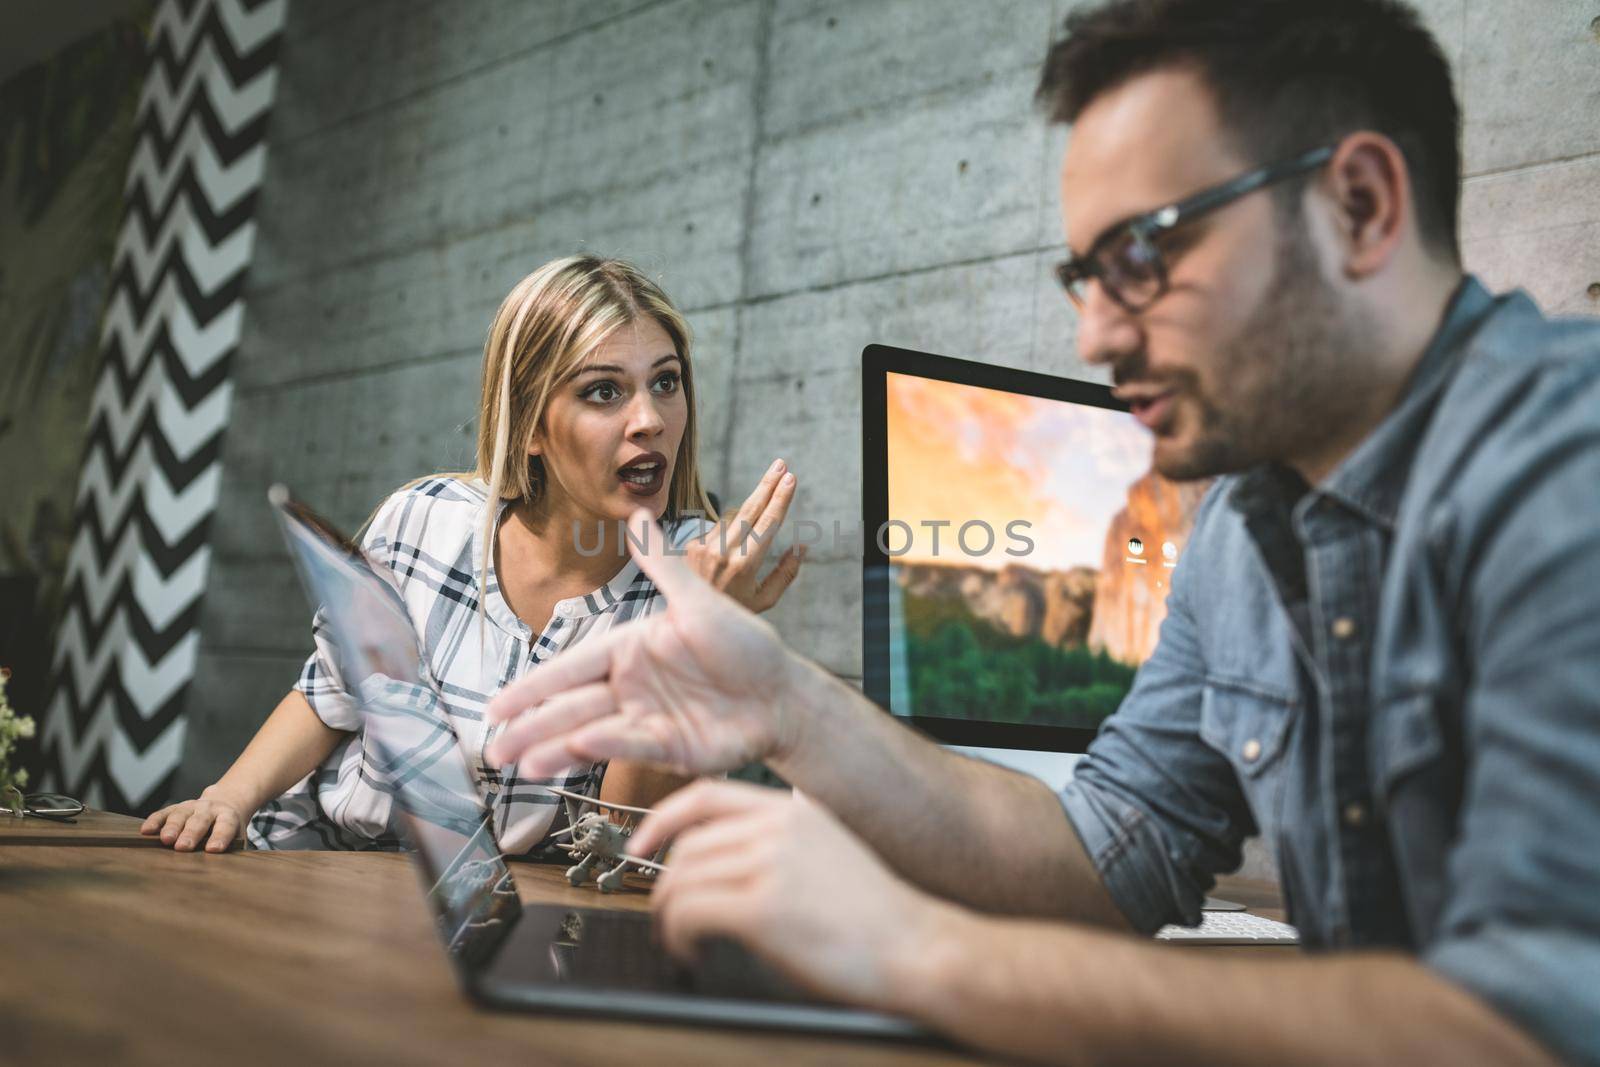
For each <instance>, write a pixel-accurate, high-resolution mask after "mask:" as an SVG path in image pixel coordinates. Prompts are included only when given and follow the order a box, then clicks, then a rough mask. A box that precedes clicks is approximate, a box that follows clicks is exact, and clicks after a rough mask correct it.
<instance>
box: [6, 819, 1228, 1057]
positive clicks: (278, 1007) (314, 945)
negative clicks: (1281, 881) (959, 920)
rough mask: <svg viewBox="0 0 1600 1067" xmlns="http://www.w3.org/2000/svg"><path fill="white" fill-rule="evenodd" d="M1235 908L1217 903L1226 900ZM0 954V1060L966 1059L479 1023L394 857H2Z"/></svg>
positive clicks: (844, 1046) (868, 1046) (712, 1035)
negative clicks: (2, 987)
mask: <svg viewBox="0 0 1600 1067" xmlns="http://www.w3.org/2000/svg"><path fill="white" fill-rule="evenodd" d="M514 871H515V875H516V878H517V882H518V885H519V886H520V887H521V891H522V896H523V899H524V900H527V901H554V902H569V903H573V904H584V905H591V906H593V905H603V906H613V907H621V908H631V909H642V908H644V907H646V906H647V897H646V895H645V894H644V893H641V892H630V893H622V894H618V895H616V896H601V894H599V893H598V892H597V891H595V890H594V889H593V888H592V887H585V888H583V889H573V888H572V887H570V886H568V885H567V884H566V881H565V879H564V878H563V877H562V872H561V869H560V868H557V867H544V866H536V865H530V864H517V865H515V867H514ZM1248 891H1249V887H1248V886H1247V885H1245V884H1242V883H1237V882H1233V883H1229V885H1228V887H1227V892H1228V893H1229V894H1230V895H1232V896H1234V898H1235V899H1240V898H1241V897H1243V896H1244V895H1245V894H1246V892H1248ZM0 944H3V945H4V950H3V952H0V956H3V958H4V968H5V978H6V983H5V984H6V992H5V995H4V996H0V1035H4V1036H3V1038H0V1063H19V1064H23V1063H26V1064H56V1063H69V1062H71V1063H76V1062H86V1061H90V1060H94V1061H99V1062H114V1063H119V1064H123V1063H131V1064H144V1063H149V1064H163V1065H166V1064H172V1063H186V1062H193V1061H195V1060H196V1059H197V1058H198V1059H210V1058H215V1059H223V1058H226V1059H227V1060H228V1061H229V1062H230V1063H232V1064H239V1065H248V1064H256V1063H285V1062H304V1063H334V1062H338V1063H345V1062H357V1063H369V1062H370V1063H378V1062H381V1063H385V1064H412V1063H416V1064H439V1063H447V1062H454V1063H468V1064H474V1063H501V1062H513V1063H562V1064H574V1065H580V1064H581V1065H583V1067H591V1065H593V1064H596V1063H618V1064H656V1063H696V1064H740V1065H745V1064H749V1063H750V1062H751V1061H752V1060H754V1059H756V1058H758V1057H759V1058H760V1059H762V1060H764V1061H766V1062H767V1063H768V1064H772V1065H778V1064H791V1063H793V1064H818V1065H821V1064H837V1063H846V1064H913V1063H916V1064H925V1063H931V1064H941V1063H942V1064H956V1063H972V1062H977V1061H976V1060H974V1059H973V1058H971V1057H969V1056H967V1055H964V1054H962V1053H958V1052H954V1051H949V1050H941V1049H936V1048H929V1047H922V1046H899V1045H894V1044H889V1043H875V1042H867V1041H857V1040H849V1039H844V1038H831V1037H817V1036H803V1035H791V1034H776V1033H756V1032H749V1031H737V1030H719V1029H711V1028H693V1027H687V1026H684V1027H678V1026H663V1025H658V1024H645V1023H630V1022H626V1021H622V1020H612V1019H604V1020H587V1021H582V1020H571V1019H566V1018H561V1017H558V1016H538V1015H518V1014H507V1013H500V1012H487V1011H479V1010H476V1009H474V1008H473V1007H472V1006H471V1005H470V1004H469V1003H468V1002H467V1000H466V999H465V997H464V996H463V995H462V994H461V992H460V991H459V990H458V989H457V987H456V984H455V978H454V975H453V973H452V971H451V968H450V966H449V964H448V962H447V961H446V959H445V955H444V953H443V952H442V951H441V949H440V946H439V942H438V940H437V938H436V936H435V934H434V931H433V925H432V919H431V917H430V916H429V914H428V913H427V910H426V908H425V906H424V903H423V900H422V895H421V893H420V891H419V889H418V887H417V883H416V875H415V873H414V872H413V871H412V869H411V863H410V861H409V859H408V858H407V857H405V856H403V855H399V854H395V853H319V852H231V853H227V854H225V855H207V854H205V853H175V852H172V851H170V850H168V849H164V848H142V847H133V848H106V847H95V846H87V847H81V846H80V847H68V846H59V845H57V846H31V847H14V846H12V845H9V844H7V845H0ZM1174 951H1178V950H1176V949H1175V950H1174ZM1191 951H1198V950H1191ZM1235 951H1258V950H1253V949H1244V950H1235Z"/></svg>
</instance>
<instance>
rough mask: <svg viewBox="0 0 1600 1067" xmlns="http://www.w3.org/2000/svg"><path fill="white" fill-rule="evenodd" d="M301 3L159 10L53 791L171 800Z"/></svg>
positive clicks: (141, 111)
mask: <svg viewBox="0 0 1600 1067" xmlns="http://www.w3.org/2000/svg"><path fill="white" fill-rule="evenodd" d="M287 2H288V0H255V2H251V0H162V3H161V5H160V6H159V8H158V9H157V10H156V13H155V17H154V18H153V20H152V23H151V32H150V43H149V54H150V65H149V71H148V73H147V74H146V76H145V83H144V88H143V91H142V93H141V95H140V98H139V105H138V116H137V134H136V138H137V139H136V142H135V145H134V152H133V158H132V161H131V162H130V164H129V167H128V178H127V184H126V186H125V196H126V199H127V205H128V207H127V213H126V215H125V216H124V219H123V223H122V229H121V231H120V233H119V235H118V240H117V246H116V252H115V254H114V258H113V260H112V266H111V270H112V284H111V299H110V302H109V304H108V306H107V310H106V316H105V322H104V325H103V327H102V331H101V340H100V349H101V365H100V370H99V372H98V377H97V381H96V388H95V393H94V398H93V401H92V403H91V406H90V414H89V428H88V444H87V449H86V451H85V453H84V463H83V469H82V473H81V475H80V478H79V484H78V494H77V506H76V512H75V515H74V537H73V542H72V549H71V554H70V555H69V557H68V562H67V574H66V586H65V608H64V612H63V615H62V622H61V629H60V631H59V633H58V634H57V640H56V655H55V663H54V664H53V678H54V689H53V694H52V697H51V700H50V703H49V706H48V709H47V711H46V714H45V717H44V722H43V723H42V729H41V733H42V739H43V753H44V759H45V772H46V773H45V778H46V781H47V783H48V785H47V787H48V788H53V789H59V790H62V791H65V792H68V793H72V794H74V795H77V796H80V797H82V798H83V799H84V800H85V801H86V802H87V803H89V804H91V805H93V806H95V807H103V808H108V809H110V810H114V811H130V812H132V811H145V810H149V809H151V808H154V807H156V806H159V805H160V804H162V803H165V802H166V800H167V794H168V793H169V791H170V789H171V785H172V780H173V777H174V774H175V772H176V770H177V767H178V761H179V758H180V754H181V753H182V751H183V735H184V707H183V701H184V696H185V692H186V690H187V688H188V684H189V681H190V678H191V677H192V676H193V674H194V668H195V659H196V653H197V651H198V647H199V642H200V635H199V633H198V631H197V629H196V624H197V622H198V620H199V616H200V598H201V595H202V593H203V592H204V590H205V584H206V572H207V567H208V564H209V550H208V548H207V546H206V540H207V534H208V530H209V527H210V520H211V516H212V512H213V511H214V510H215V508H216V504H217V496H218V488H219V485H220V481H221V474H222V469H221V450H222V436H223V432H224V430H225V428H226V426H227V423H228V410H229V404H230V401H231V399H232V386H231V385H230V383H229V377H230V364H231V362H232V357H233V354H234V352H235V350H236V349H237V347H238V344H239V335H240V326H241V323H242V320H243V315H244V304H243V300H242V294H243V288H244V277H245V271H246V269H247V267H248V266H249V263H250V256H251V252H252V249H253V247H254V244H255V223H254V222H253V221H252V220H253V216H254V213H255V204H256V193H257V190H258V189H259V188H260V186H261V179H262V175H263V171H264V168H265V164H266V153H267V145H266V128H267V119H268V116H269V114H270V111H271V107H272V101H273V96H274V93H275V91H276V88H277V60H278V44H279V38H280V34H281V31H282V28H283V21H284V15H285V12H286V9H287Z"/></svg>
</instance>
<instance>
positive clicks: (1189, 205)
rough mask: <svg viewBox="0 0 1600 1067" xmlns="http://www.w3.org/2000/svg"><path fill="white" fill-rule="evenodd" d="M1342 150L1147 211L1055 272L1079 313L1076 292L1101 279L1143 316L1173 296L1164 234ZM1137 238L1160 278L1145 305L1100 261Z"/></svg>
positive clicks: (1326, 150)
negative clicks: (1161, 244)
mask: <svg viewBox="0 0 1600 1067" xmlns="http://www.w3.org/2000/svg"><path fill="white" fill-rule="evenodd" d="M1338 147H1339V146H1338V145H1337V144H1332V145H1323V146H1322V147H1320V148H1313V149H1311V150H1310V151H1307V152H1302V153H1301V154H1300V155H1298V156H1295V157H1293V158H1292V159H1285V160H1280V161H1278V162H1277V163H1269V164H1267V165H1266V166H1264V167H1257V168H1256V169H1255V170H1251V171H1246V172H1245V173H1244V174H1241V175H1239V176H1238V177H1237V178H1230V179H1229V180H1228V181H1225V182H1223V183H1221V184H1220V185H1213V186H1211V187H1210V188H1209V189H1202V190H1201V191H1200V192H1198V193H1195V194H1194V195H1193V196H1189V197H1185V198H1184V199H1182V200H1179V201H1178V202H1177V203H1175V204H1168V205H1167V206H1166V207H1160V208H1156V209H1155V210H1154V211H1147V212H1145V213H1144V214H1142V215H1135V216H1134V217H1133V218H1131V219H1128V220H1127V221H1125V222H1122V223H1119V224H1118V225H1115V226H1113V227H1111V229H1109V230H1107V231H1106V232H1105V233H1103V234H1101V235H1100V236H1099V237H1097V238H1096V239H1095V242H1094V244H1092V245H1090V246H1089V249H1088V251H1086V252H1084V253H1083V255H1081V256H1073V257H1072V258H1071V259H1068V260H1064V261H1063V262H1061V263H1058V264H1057V265H1056V268H1055V275H1056V281H1058V282H1060V283H1061V288H1062V289H1063V290H1065V291H1066V294H1067V298H1068V299H1069V300H1071V301H1072V303H1073V304H1074V305H1075V306H1077V307H1079V308H1082V307H1083V296H1082V294H1080V293H1079V292H1078V291H1077V288H1076V286H1078V285H1079V284H1080V283H1082V282H1087V281H1089V280H1090V279H1098V280H1099V281H1100V284H1101V286H1102V287H1103V288H1104V289H1105V291H1106V295H1108V296H1109V297H1111V299H1113V300H1115V301H1116V302H1117V303H1118V304H1119V305H1121V306H1122V307H1123V308H1124V309H1126V310H1127V311H1130V312H1135V313H1137V312H1140V311H1143V310H1144V309H1145V308H1147V307H1149V306H1150V305H1151V304H1154V303H1155V302H1156V301H1157V300H1160V299H1161V297H1162V296H1164V295H1165V294H1166V292H1167V287H1168V281H1167V263H1166V259H1165V258H1164V257H1163V256H1162V254H1161V249H1160V247H1159V246H1158V245H1157V244H1156V239H1157V238H1159V237H1160V236H1161V235H1162V234H1166V233H1170V232H1171V231H1173V230H1175V229H1177V228H1178V227H1179V226H1182V225H1183V224H1184V223H1186V222H1193V221H1194V220H1195V219H1197V218H1199V217H1200V216H1202V215H1205V214H1208V213H1209V212H1212V211H1215V210H1217V209H1218V208H1220V207H1224V206H1226V205H1228V204H1231V203H1233V202H1234V201H1235V200H1237V199H1239V198H1240V197H1242V196H1245V195H1246V194H1248V193H1253V192H1255V191H1256V190H1257V189H1264V188H1266V187H1267V186H1269V185H1274V184H1276V183H1278V182H1281V181H1283V180H1285V179H1287V178H1292V177H1295V176H1296V175H1299V174H1304V173H1305V172H1307V171H1311V170H1315V169H1316V168H1318V167H1320V166H1322V165H1323V164H1324V163H1326V162H1327V161H1328V160H1330V159H1332V158H1333V153H1334V151H1335V150H1337V148H1338ZM1127 236H1132V237H1133V239H1134V240H1136V241H1138V242H1139V243H1140V244H1141V245H1142V246H1143V248H1144V251H1145V252H1146V253H1147V254H1148V255H1149V256H1150V261H1151V264H1152V269H1153V270H1154V272H1155V276H1156V287H1155V291H1154V292H1153V293H1152V294H1151V295H1150V296H1149V297H1148V298H1147V299H1144V300H1129V299H1128V298H1127V296H1126V294H1124V293H1121V292H1119V291H1118V290H1117V287H1116V286H1115V285H1114V284H1111V283H1110V282H1108V281H1107V280H1106V277H1105V270H1104V268H1103V267H1101V266H1100V262H1099V257H1100V255H1101V254H1102V253H1103V252H1104V251H1105V250H1106V248H1107V247H1109V246H1110V245H1112V244H1113V243H1114V242H1117V241H1120V240H1122V239H1123V238H1124V237H1127Z"/></svg>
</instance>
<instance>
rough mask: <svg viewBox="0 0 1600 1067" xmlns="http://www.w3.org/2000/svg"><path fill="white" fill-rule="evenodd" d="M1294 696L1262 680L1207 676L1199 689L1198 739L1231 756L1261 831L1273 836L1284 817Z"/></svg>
mask: <svg viewBox="0 0 1600 1067" xmlns="http://www.w3.org/2000/svg"><path fill="white" fill-rule="evenodd" d="M1295 706H1296V704H1295V701H1294V699H1293V698H1291V697H1288V696H1283V695H1279V694H1276V693H1273V692H1270V691H1268V690H1266V689H1264V688H1263V687H1261V686H1259V685H1254V684H1250V683H1243V682H1235V681H1231V680H1228V679H1224V678H1218V677H1215V676H1210V677H1207V678H1206V680H1205V684H1204V686H1203V688H1202V689H1201V694H1200V740H1201V741H1202V742H1204V743H1205V744H1206V745H1207V746H1209V747H1210V748H1212V749H1215V750H1216V751H1217V752H1219V753H1221V754H1222V755H1223V756H1225V757H1227V760H1228V763H1229V764H1230V765H1231V766H1232V767H1233V771H1234V774H1235V775H1236V776H1237V777H1238V780H1239V786H1240V789H1241V790H1242V791H1243V793H1244V795H1245V799H1246V802H1247V803H1248V804H1249V806H1250V812H1251V815H1252V816H1253V817H1254V819H1255V822H1256V829H1257V832H1259V833H1261V834H1263V835H1265V836H1266V837H1267V839H1268V840H1269V841H1270V840H1272V838H1273V837H1274V836H1275V831H1276V830H1277V829H1278V823H1279V821H1280V816H1279V806H1280V801H1281V796H1280V794H1281V792H1282V785H1283V779H1284V776H1283V773H1282V770H1283V765H1284V763H1285V762H1286V761H1285V760H1284V758H1283V756H1284V752H1285V750H1286V748H1287V745H1288V740H1289V733H1290V728H1291V725H1292V724H1293V722H1294V719H1295Z"/></svg>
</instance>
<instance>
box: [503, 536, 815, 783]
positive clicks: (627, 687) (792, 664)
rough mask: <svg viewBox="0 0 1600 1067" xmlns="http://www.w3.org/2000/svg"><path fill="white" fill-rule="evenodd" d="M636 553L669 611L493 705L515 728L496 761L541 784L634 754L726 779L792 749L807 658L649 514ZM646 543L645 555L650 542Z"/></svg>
mask: <svg viewBox="0 0 1600 1067" xmlns="http://www.w3.org/2000/svg"><path fill="white" fill-rule="evenodd" d="M628 527H629V531H630V538H629V549H630V551H632V552H633V555H634V557H635V558H636V559H637V560H638V561H639V567H640V569H642V570H643V571H644V572H645V574H647V575H648V576H649V577H650V580H651V581H653V582H654V583H655V584H656V587H657V588H658V589H660V590H661V592H662V593H664V594H665V595H666V598H667V610H666V611H665V612H662V613H660V614H657V615H653V616H651V617H650V618H648V619H643V620H640V621H638V622H634V623H629V624H627V625H625V626H619V627H617V628H616V629H614V630H611V631H610V632H609V633H607V634H605V635H603V636H601V637H599V638H596V639H594V640H593V641H587V642H584V643H583V644H580V645H578V646H576V647H574V648H573V649H571V650H570V651H567V652H563V653H562V654H560V655H559V656H556V657H555V658H554V659H552V660H550V661H549V662H548V663H545V664H543V665H541V666H540V667H539V668H538V669H537V670H535V671H532V672H530V673H529V674H528V675H526V676H525V677H523V678H520V679H518V680H517V681H515V682H512V683H511V684H510V685H508V686H506V687H505V688H504V689H502V690H501V691H500V692H499V693H498V694H497V695H496V696H495V698H494V699H493V700H491V701H490V702H489V711H488V714H489V721H490V722H491V723H505V724H506V726H505V728H504V729H503V730H502V732H501V733H500V736H499V737H497V738H495V740H494V742H493V743H492V744H491V745H490V746H489V751H488V756H489V758H490V759H491V760H493V761H494V762H496V763H498V764H501V765H505V764H508V763H512V762H515V763H516V764H517V765H518V767H519V769H520V771H521V773H522V774H524V775H526V776H529V777H545V776H548V775H551V774H554V773H556V772H557V771H559V770H561V769H562V768H565V767H569V766H571V765H572V764H574V763H582V762H589V761H598V760H611V759H633V760H645V761H648V762H651V763H659V764H663V765H665V766H667V767H670V768H672V769H673V770H675V771H677V772H678V773H680V774H691V775H692V774H714V773H717V772H719V771H726V770H731V769H734V768H737V767H741V766H743V765H745V764H746V763H750V762H752V761H754V760H760V759H764V758H767V757H770V756H772V755H775V754H778V753H781V752H783V751H785V750H786V749H788V748H789V747H791V746H792V745H793V744H794V743H795V731H796V730H797V729H798V727H799V723H798V721H797V720H798V718H799V717H798V716H796V715H794V714H793V713H792V712H789V711H786V708H785V704H786V701H785V695H786V694H787V693H788V692H790V691H792V689H793V686H792V683H791V679H792V678H793V677H794V674H795V672H796V671H797V670H799V669H800V661H799V660H798V659H797V658H796V657H794V656H792V655H791V654H790V653H789V651H788V650H787V649H785V648H784V647H783V643H782V641H780V640H779V638H778V635H777V632H776V631H775V630H773V628H772V627H771V626H770V625H768V624H767V623H766V622H764V621H762V620H761V619H758V618H757V617H756V616H755V615H753V614H751V613H750V612H749V611H746V610H745V609H744V608H742V607H740V606H739V605H738V604H736V603H734V601H733V600H731V599H729V598H728V597H726V596H724V595H722V594H720V593H718V592H717V591H716V590H715V589H713V588H712V587H711V586H710V585H709V584H707V583H706V582H705V581H704V580H703V579H702V578H700V577H699V576H698V575H696V574H695V573H694V572H693V571H692V570H691V569H690V567H689V566H688V564H687V563H686V561H685V560H684V559H683V558H682V556H680V555H673V554H669V553H668V552H667V544H666V538H665V536H664V535H663V534H662V531H661V529H660V527H658V526H657V525H656V524H655V522H653V521H652V520H651V519H650V516H649V513H648V512H646V511H644V510H643V509H641V510H639V511H636V512H635V513H634V514H633V516H632V518H630V519H629V520H628ZM641 545H642V546H643V547H642V548H641V547H640V546H641Z"/></svg>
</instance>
